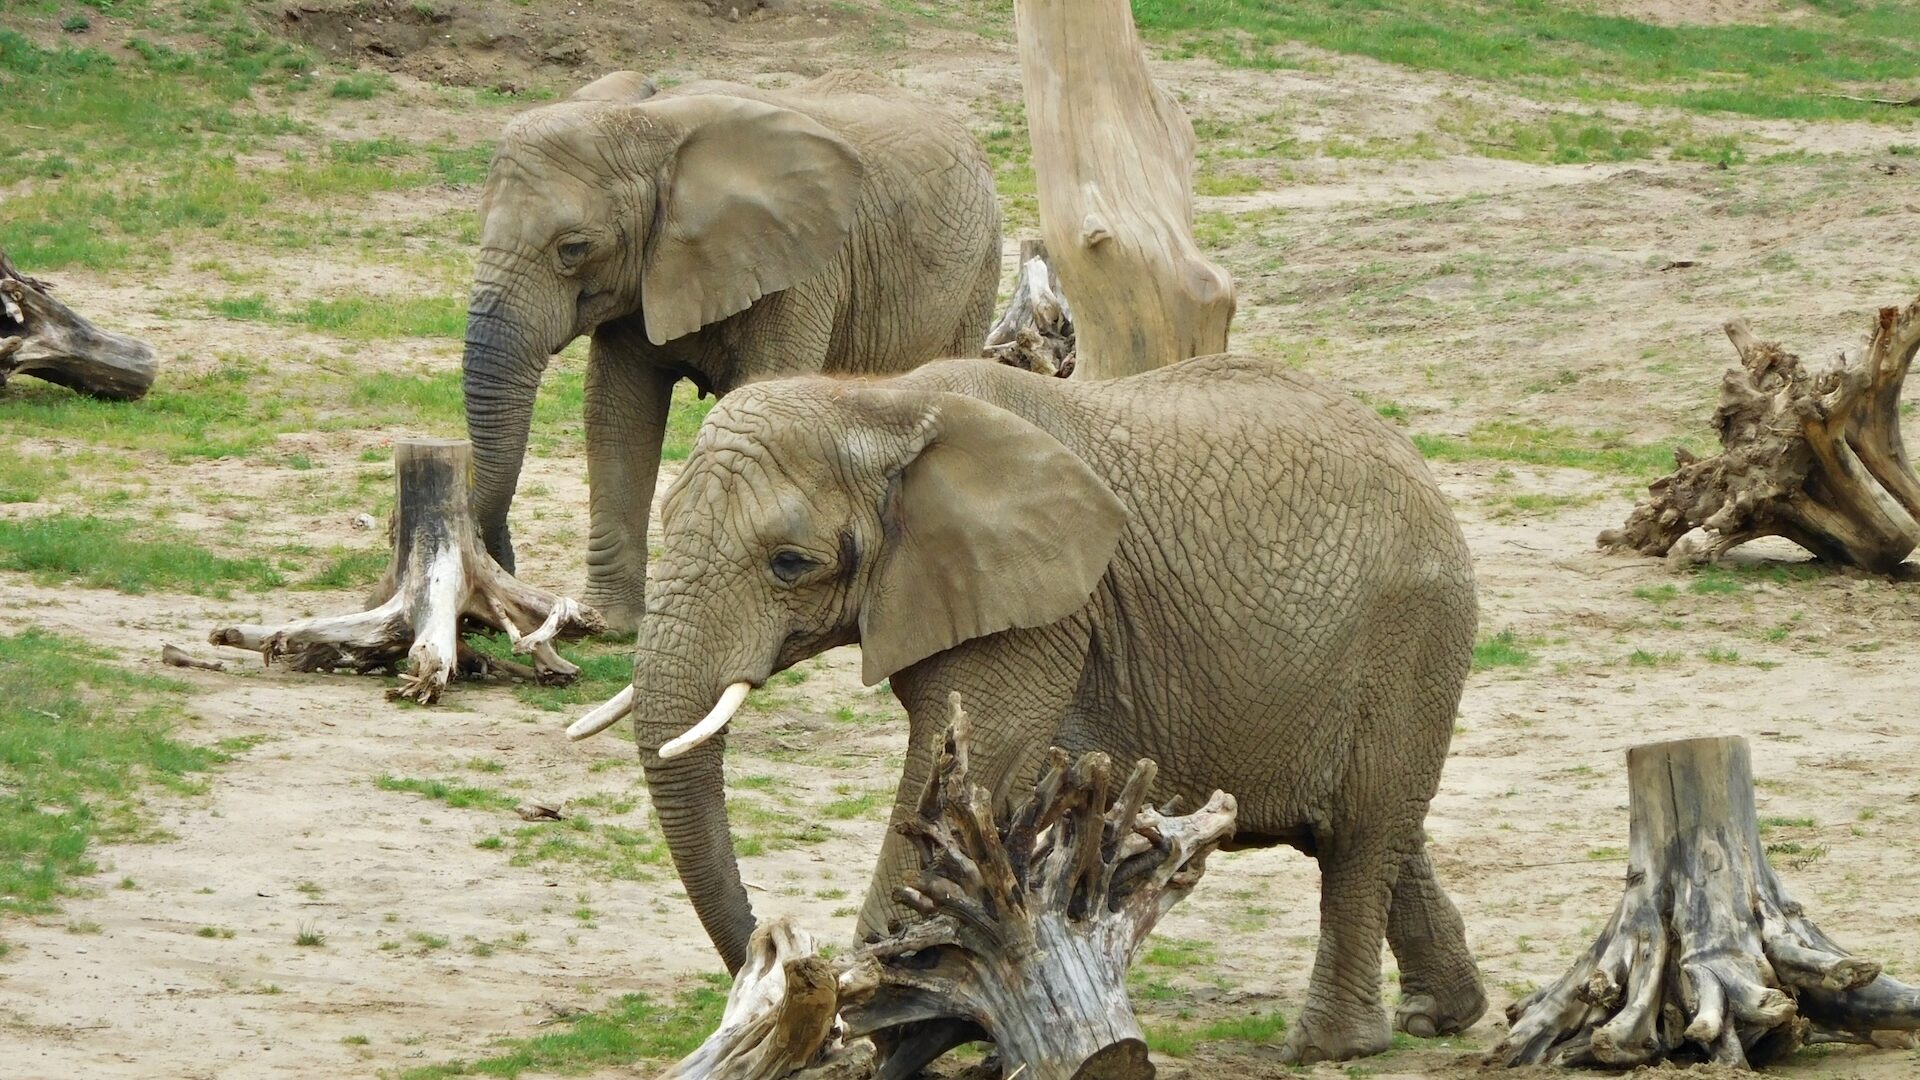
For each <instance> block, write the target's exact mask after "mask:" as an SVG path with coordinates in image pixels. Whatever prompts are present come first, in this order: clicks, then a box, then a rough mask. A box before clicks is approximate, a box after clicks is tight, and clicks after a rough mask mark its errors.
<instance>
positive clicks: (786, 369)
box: [462, 71, 1000, 630]
mask: <svg viewBox="0 0 1920 1080" xmlns="http://www.w3.org/2000/svg"><path fill="white" fill-rule="evenodd" d="M999 277H1000V212H999V206H998V203H997V201H996V197H995V190H994V184H993V176H992V172H991V170H990V168H989V167H988V164H987V161H986V158H985V156H984V154H983V153H982V152H981V150H980V147H979V145H978V143H977V142H976V141H975V140H974V138H973V136H972V135H971V133H969V132H968V131H967V129H966V128H965V127H964V126H963V125H962V124H960V123H959V122H958V121H956V120H954V119H952V118H950V117H948V116H946V115H944V114H942V113H940V112H939V111H937V110H935V109H934V108H932V107H930V106H928V105H926V104H924V103H922V102H920V101H918V100H916V99H914V98H912V97H910V96H908V95H907V94H906V93H905V92H904V91H902V90H900V89H899V88H897V87H895V86H894V85H893V84H891V83H889V82H887V81H886V80H885V79H883V78H881V77H880V76H878V75H874V74H870V73H862V72H852V73H836V74H829V75H826V76H823V77H821V78H818V79H815V80H813V81H811V82H808V83H805V84H803V85H800V86H797V87H794V88H791V89H787V90H780V91H773V90H760V89H756V88H753V87H749V86H740V85H734V84H731V83H724V82H697V83H690V84H687V85H683V86H677V87H673V88H670V89H666V90H658V91H656V90H655V89H654V87H653V84H652V83H651V82H649V81H648V80H646V79H645V78H644V77H643V76H641V75H640V74H638V73H636V72H630V71H629V72H616V73H614V74H611V75H607V76H605V77H603V78H601V79H599V80H597V81H595V82H593V83H590V84H588V85H587V86H585V87H583V88H581V89H580V90H579V91H577V92H576V93H575V94H574V95H573V96H572V98H570V99H568V100H566V101H562V102H558V103H554V104H551V105H547V106H544V107H541V108H537V109H533V110H531V111H529V112H526V113H523V114H521V115H520V116H517V117H515V118H514V119H513V120H512V121H511V122H510V123H509V124H508V125H507V127H506V130H505V132H504V134H503V136H502V138H501V141H500V144H499V146H498V148H497V150H496V151H495V153H494V156H493V160H492V163H491V165H490V166H489V168H488V173H487V180H486V184H485V186H484V188H483V189H482V193H481V198H480V251H479V254H478V257H477V259H476V265H475V272H474V283H473V291H472V299H471V301H470V303H469V306H468V312H467V331H466V349H465V355H464V358H463V380H462V381H463V388H464V391H465V396H466V413H467V429H468V435H469V438H470V439H471V441H472V444H473V475H472V493H471V494H472V506H473V512H474V517H475V522H476V526H477V528H478V530H479V532H480V535H481V539H482V541H483V543H484V544H485V545H486V548H487V551H488V553H489V554H491V555H492V556H493V558H494V559H495V560H496V561H498V562H499V563H500V564H501V566H502V567H503V568H505V569H506V570H508V571H509V572H512V571H513V570H514V552H513V544H512V539H511V536H510V533H509V530H508V525H507V511H508V506H509V504H510V503H511V502H512V499H513V496H514V492H515V489H516V487H517V486H518V483H519V477H520V469H521V465H522V459H523V458H524V456H525V454H526V447H527V434H528V427H529V424H530V422H531V419H532V414H533V403H534V397H535V394H536V393H537V391H538V390H539V386H540V378H541V375H542V373H543V372H544V370H545V368H546V364H547V360H548V357H549V356H551V355H552V354H554V353H556V352H558V351H560V350H561V349H563V348H565V347H566V346H567V344H568V343H570V342H572V341H573V340H574V339H575V338H577V337H579V336H581V335H583V334H590V335H592V337H591V345H590V347H589V350H588V355H587V380H586V403H585V425H586V444H587V478H588V488H589V493H588V501H589V513H590V518H591V521H590V528H589V536H588V541H587V567H588V578H587V589H586V592H585V594H584V599H585V600H586V602H587V603H588V604H590V605H592V606H594V607H596V608H598V609H599V610H600V612H601V613H602V614H603V615H605V616H606V619H607V622H608V624H609V625H610V626H611V627H612V628H614V629H616V630H622V629H631V628H632V627H633V626H634V625H635V623H636V622H637V621H638V619H639V616H640V614H641V612H643V611H644V610H645V604H646V576H647V574H646V570H647V523H648V515H649V513H650V511H651V500H652V495H653V491H654V483H655V479H656V477H657V475H658V469H659V464H660V453H661V443H662V439H663V436H664V433H665V429H666V424H667V414H668V406H669V403H670V400H671V397H672V391H673V386H674V384H675V383H676V382H678V381H679V380H680V379H683V378H684V379H690V380H692V382H693V384H694V386H695V387H697V388H698V390H699V391H700V393H701V394H703V395H706V394H716V395H724V394H726V393H727V392H728V391H730V390H732V389H733V388H734V387H736V386H739V385H740V384H741V383H743V382H745V381H747V380H749V379H755V378H763V377H771V376H775V375H783V374H800V373H807V372H819V371H827V372H847V373H860V372H870V373H879V372H898V371H905V370H907V369H909V368H911V367H914V366H915V365H918V364H920V363H924V362H925V361H928V360H931V359H935V358H937V357H943V356H959V355H978V354H979V350H980V346H981V342H982V340H983V339H984V337H985V334H986V330H987V324H988V321H989V319H990V317H991V315H992V309H993V303H994V296H995V292H996V290H997V287H998V285H999Z"/></svg>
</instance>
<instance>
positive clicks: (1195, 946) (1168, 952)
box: [1139, 934, 1214, 968]
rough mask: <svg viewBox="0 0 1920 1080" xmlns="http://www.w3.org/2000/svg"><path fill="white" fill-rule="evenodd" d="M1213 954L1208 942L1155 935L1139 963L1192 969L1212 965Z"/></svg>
mask: <svg viewBox="0 0 1920 1080" xmlns="http://www.w3.org/2000/svg"><path fill="white" fill-rule="evenodd" d="M1213 952H1214V949H1213V945H1212V944H1211V943H1210V942H1205V941H1187V940H1183V939H1181V938H1175V937H1162V936H1160V935H1158V934H1156V935H1154V936H1153V938H1152V939H1150V942H1149V944H1148V947H1147V951H1146V952H1145V953H1143V954H1141V956H1140V961H1139V962H1140V963H1142V964H1145V965H1147V966H1148V967H1171V968H1183V967H1193V966H1195V965H1197V964H1210V963H1212V962H1213Z"/></svg>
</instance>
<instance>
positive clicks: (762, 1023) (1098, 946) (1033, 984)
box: [663, 695, 1235, 1080]
mask: <svg viewBox="0 0 1920 1080" xmlns="http://www.w3.org/2000/svg"><path fill="white" fill-rule="evenodd" d="M968 729H969V725H968V721H967V718H966V715H965V713H964V712H963V711H962V710H961V709H960V706H959V702H958V699H957V695H956V698H955V702H954V720H953V725H952V727H951V728H950V729H949V731H948V735H947V743H946V749H945V751H944V753H943V754H942V755H941V759H940V761H939V763H938V766H937V768H936V771H935V775H934V777H933V778H932V780H931V781H930V783H929V784H928V787H927V791H926V794H925V796H924V797H923V798H922V800H921V803H920V806H919V811H918V813H917V814H915V815H914V816H913V817H911V818H910V819H908V820H907V821H905V822H903V823H901V824H899V825H898V826H896V827H897V828H898V829H900V831H901V832H902V833H904V834H905V835H907V836H909V837H911V838H912V839H913V841H914V842H915V844H916V846H918V848H919V849H920V855H921V859H922V863H923V865H924V866H925V867H926V869H925V871H924V872H923V873H922V875H921V876H920V878H919V880H918V881H917V882H916V883H915V884H914V885H912V886H908V887H903V888H902V889H900V890H899V892H898V893H897V896H898V897H899V899H900V900H901V901H902V902H903V903H905V904H906V905H907V906H908V907H909V908H911V909H912V910H913V911H914V912H915V913H916V914H915V915H913V916H912V917H910V918H909V919H907V920H905V921H904V922H901V923H897V924H895V925H894V926H892V927H890V928H889V931H888V933H887V934H886V935H885V936H883V937H881V938H879V939H877V940H873V941H869V942H868V943H867V944H866V945H865V946H864V947H863V948H861V949H859V950H858V951H856V952H854V953H852V954H851V955H849V956H847V957H845V958H842V959H839V960H836V961H834V962H833V964H832V966H831V968H827V967H825V966H824V962H821V961H819V959H818V957H817V956H815V955H814V954H813V950H812V947H811V943H810V942H809V941H807V939H806V937H805V935H804V934H801V933H799V932H798V931H795V930H793V929H792V928H791V927H789V926H787V925H786V924H785V923H784V922H783V921H777V920H776V921H774V922H769V923H763V924H762V925H761V926H760V927H759V928H758V929H757V930H756V931H755V933H754V938H753V942H752V944H750V945H749V950H748V951H749V956H750V959H749V961H748V965H747V967H746V968H745V969H743V971H742V973H741V976H740V978H739V980H738V981H737V982H736V983H735V987H734V993H733V996H732V997H730V998H729V1001H728V1007H727V1014H726V1017H725V1018H724V1019H723V1020H722V1021H721V1025H720V1030H718V1031H716V1032H715V1033H714V1035H713V1037H712V1038H710V1039H709V1040H708V1041H707V1043H706V1044H704V1045H703V1046H701V1047H700V1049H698V1050H696V1051H695V1052H694V1053H693V1054H692V1055H690V1056H689V1057H688V1058H687V1059H686V1060H684V1061H682V1062H681V1063H680V1064H679V1065H677V1066H675V1068H674V1070H673V1071H671V1072H669V1073H667V1074H666V1077H664V1078H663V1080H713V1078H719V1077H727V1078H729V1080H731V1078H735V1077H743V1078H744V1077H751V1078H754V1080H762V1078H765V1080H771V1078H774V1077H779V1076H786V1075H792V1074H793V1073H794V1071H795V1070H802V1069H807V1070H812V1071H806V1072H801V1073H799V1075H803V1076H824V1075H827V1073H826V1072H825V1071H824V1070H841V1071H839V1072H835V1073H833V1075H865V1073H863V1072H858V1071H853V1072H848V1071H846V1070H849V1069H850V1068H852V1066H851V1065H850V1064H849V1063H850V1062H853V1061H856V1060H857V1059H855V1058H853V1057H852V1056H851V1055H855V1054H857V1053H860V1052H862V1051H860V1050H859V1049H858V1047H859V1046H860V1045H861V1044H859V1043H851V1042H848V1040H856V1039H859V1038H861V1037H862V1036H867V1037H870V1038H871V1040H872V1043H873V1045H874V1046H876V1047H878V1048H879V1054H878V1057H879V1060H878V1062H877V1063H876V1065H875V1068H876V1069H877V1075H878V1076H880V1077H882V1078H883V1080H890V1078H897V1077H905V1076H909V1075H912V1074H913V1073H914V1072H915V1071H917V1070H918V1069H919V1068H920V1067H921V1066H923V1065H925V1064H927V1063H928V1062H930V1061H932V1060H933V1059H934V1058H936V1057H938V1056H939V1055H940V1054H942V1053H945V1052H946V1051H947V1050H948V1049H951V1048H952V1047H954V1046H956V1045H959V1044H960V1043H962V1042H968V1041H972V1040H975V1039H986V1040H990V1041H992V1042H993V1043H994V1045H995V1048H996V1052H997V1053H998V1055H999V1057H1000V1061H1001V1065H1002V1068H1003V1070H1004V1072H1005V1075H1007V1076H1018V1077H1022V1078H1023V1080H1075V1078H1079V1080H1087V1078H1093V1077H1100V1078H1107V1080H1147V1078H1150V1077H1152V1076H1153V1065H1152V1063H1151V1062H1150V1061H1149V1060H1148V1057H1147V1052H1146V1043H1145V1041H1144V1040H1143V1039H1142V1037H1141V1033H1140V1028H1139V1025H1138V1023H1137V1022H1136V1021H1135V1019H1134V1014H1133V1009H1132V1005H1131V1004H1130V1003H1129V1001H1128V999H1127V990H1126V970H1127V964H1128V962H1129V961H1130V960H1131V958H1132V955H1133V952H1134V950H1135V949H1136V948H1137V947H1138V946H1139V944H1140V942H1141V941H1143V940H1144V939H1145V938H1146V936H1147V934H1148V933H1149V932H1150V931H1151V930H1152V928H1153V925H1154V924H1155V923H1156V922H1157V921H1158V920H1159V919H1160V917H1161V916H1162V915H1164V914H1165V913H1166V912H1167V910H1168V909H1170V908H1171V907H1172V906H1173V905H1174V904H1176V903H1178V902H1179V901H1180V900H1181V898H1183V897H1185V896H1186V895H1187V894H1188V893H1189V892H1191V891H1192V889H1193V887H1194V886H1195V885H1196V884H1197V883H1198V882H1199V879H1200V876H1201V874H1202V873H1203V872H1204V870H1205V862H1206V857H1207V855H1208V854H1210V853H1211V852H1212V851H1214V850H1215V849H1216V848H1218V847H1219V846H1220V844H1221V843H1222V842H1224V841H1225V840H1226V839H1228V838H1229V837H1230V836H1231V835H1232V834H1233V825H1234V816H1235V807H1234V801H1233V797H1232V796H1230V795H1226V794H1224V793H1221V792H1215V793H1214V794H1213V796H1212V798H1210V799H1209V800H1208V801H1207V803H1206V805H1205V806H1203V807H1201V808H1200V809H1199V810H1197V811H1195V812H1193V813H1191V814H1185V815H1174V814H1172V813H1170V812H1163V811H1159V810H1155V809H1154V808H1152V807H1151V806H1149V805H1148V803H1147V795H1148V792H1149V790H1150V789H1151V787H1152V785H1153V778H1154V773H1155V768H1154V765H1153V763H1152V762H1151V761H1144V760H1143V761H1141V762H1139V763H1138V764H1136V765H1135V766H1134V768H1133V770H1132V771H1131V772H1130V773H1129V774H1128V775H1127V776H1126V777H1125V779H1124V780H1123V781H1121V782H1120V783H1119V784H1118V786H1117V787H1116V785H1115V784H1114V776H1113V771H1112V765H1111V763H1110V762H1109V761H1108V759H1107V757H1106V755H1104V754H1098V753H1094V754H1087V755H1085V756H1083V757H1081V758H1079V759H1078V760H1077V761H1076V760H1071V759H1069V757H1068V756H1067V754H1066V752H1065V751H1062V750H1059V749H1055V750H1053V751H1052V752H1051V754H1050V755H1049V758H1048V761H1047V767H1046V770H1045V773H1044V775H1043V776H1042V777H1041V779H1040V782H1039V783H1038V785H1037V786H1036V787H1035V790H1034V792H1033V794H1032V796H1031V797H1030V798H1028V799H1027V800H1026V801H1025V802H1024V803H1023V804H1022V805H1021V806H1019V807H1018V808H1016V809H1014V810H1013V811H1012V812H1011V813H1010V814H1003V815H997V814H996V813H995V809H994V802H993V799H992V797H991V796H990V795H989V793H988V791H987V790H986V789H985V788H983V787H981V786H979V785H978V784H976V783H975V782H974V780H973V777H972V775H971V774H970V772H969V768H968V763H967V756H968V754H967V747H968V742H969V737H968ZM809 962H813V963H815V964H821V965H822V966H817V967H809V966H806V965H808V964H809ZM828 972H830V973H831V978H830V979H829V978H826V977H825V976H826V974H827V973H828ZM827 988H830V989H831V995H830V996H829V995H828V994H827V993H826V989H827ZM829 1002H830V1006H831V1007H828V1003H829ZM835 1017H837V1020H835V1019H834V1018H835ZM800 1035H805V1036H806V1037H805V1038H802V1037H799V1036H800ZM781 1069H785V1070H787V1071H786V1072H781V1071H779V1070H781Z"/></svg>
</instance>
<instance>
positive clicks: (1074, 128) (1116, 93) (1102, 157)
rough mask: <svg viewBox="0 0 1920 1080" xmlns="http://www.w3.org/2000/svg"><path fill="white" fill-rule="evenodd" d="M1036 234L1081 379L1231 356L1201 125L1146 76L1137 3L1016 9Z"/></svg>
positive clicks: (1227, 295)
mask: <svg viewBox="0 0 1920 1080" xmlns="http://www.w3.org/2000/svg"><path fill="white" fill-rule="evenodd" d="M1013 10H1014V23H1015V27H1016V30H1017V32H1018V34H1019V39H1020V71H1021V84H1022V86H1023V88H1024V90H1025V95H1026V104H1027V127H1028V130H1029V131H1030V133H1031V138H1032V141H1033V173H1034V179H1035V181H1036V184H1037V186H1038V194H1039V201H1040V231H1041V233H1042V234H1043V235H1044V236H1045V237H1046V241H1047V250H1048V252H1049V253H1050V255H1051V256H1052V260H1053V262H1054V264H1055V266H1056V268H1057V269H1058V271H1059V274H1060V280H1061V282H1062V284H1063V285H1064V286H1065V292H1066V294H1067V295H1068V296H1070V297H1072V298H1073V307H1074V311H1075V313H1076V315H1077V316H1078V325H1079V337H1080V340H1079V350H1078V353H1079V355H1078V359H1077V360H1076V364H1075V366H1076V370H1077V371H1078V372H1079V373H1080V375H1081V377H1083V378H1092V379H1104V378H1111V377H1114V376H1118V375H1131V374H1134V373H1136V372H1141V371H1148V370H1151V369H1153V368H1156V367H1161V366H1163V365H1166V364H1171V363H1173V362H1175V361H1178V360H1184V359H1186V358H1188V357H1190V356H1204V355H1207V354H1210V353H1218V352H1225V351H1226V348H1227V327H1228V324H1230V323H1231V322H1232V321H1233V307H1234V305H1233V279H1232V278H1230V277H1229V276H1228V275H1227V272H1226V271H1225V270H1222V269H1221V268H1220V267H1219V266H1217V265H1215V264H1214V263H1212V262H1209V261H1208V260H1207V258H1206V257H1205V256H1204V255H1202V254H1201V253H1200V248H1199V245H1198V244H1196V243H1195V242H1194V238H1193V154H1194V140H1193V125H1192V124H1190V123H1188V121H1187V116H1186V114H1185V113H1184V112H1182V111H1180V106H1179V105H1178V104H1176V103H1175V102H1174V101H1173V99H1172V98H1170V97H1169V96H1168V95H1167V94H1166V92H1165V91H1163V90H1161V89H1160V87H1159V86H1157V85H1156V84H1155V83H1154V81H1153V76H1152V75H1151V74H1150V73H1149V72H1148V71H1147V58H1146V51H1145V50H1144V49H1143V48H1142V46H1141V42H1140V36H1139V34H1138V33H1137V32H1136V31H1135V29H1134V25H1133V11H1132V8H1131V7H1130V5H1129V3H1128V0H1014V8H1013Z"/></svg>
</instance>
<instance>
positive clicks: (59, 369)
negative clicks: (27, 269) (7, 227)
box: [0, 250, 159, 401]
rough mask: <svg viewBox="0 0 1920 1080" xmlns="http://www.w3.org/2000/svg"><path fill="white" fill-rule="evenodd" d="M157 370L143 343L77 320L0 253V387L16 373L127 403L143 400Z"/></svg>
mask: <svg viewBox="0 0 1920 1080" xmlns="http://www.w3.org/2000/svg"><path fill="white" fill-rule="evenodd" d="M158 370H159V368H158V365H157V364H156V363H155V362H154V359H153V349H152V347H151V346H149V345H148V344H147V343H146V342H144V341H140V340H139V339H137V338H130V337H127V336H125V335H124V334H115V333H112V332H110V331H107V330H102V329H100V328H99V327H97V326H95V325H93V324H92V323H91V322H88V321H87V320H86V319H84V318H81V317H80V315H79V314H78V313H77V312H75V311H74V310H73V309H72V308H70V307H68V306H67V305H65V304H63V303H61V302H60V301H58V300H56V299H54V298H53V296H52V294H51V286H49V285H48V284H47V283H46V282H44V281H40V280H37V279H35V278H30V277H27V276H26V275H25V274H22V273H20V271H18V270H16V269H14V266H13V261H12V260H10V259H8V258H7V253H6V251H5V250H0V386H5V385H6V382H7V380H8V379H9V378H11V377H12V376H14V375H16V374H18V375H32V376H34V377H35V378H39V379H45V380H46V381H48V382H50V383H56V384H58V385H60V386H64V387H67V388H68V389H70V390H77V391H79V392H80V393H83V394H89V395H91V396H93V397H97V398H106V399H108V400H111V401H132V400H134V399H136V398H139V397H143V396H145V395H146V392H147V389H148V388H149V387H151V386H152V385H153V377H154V374H155V372H156V371H158Z"/></svg>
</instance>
